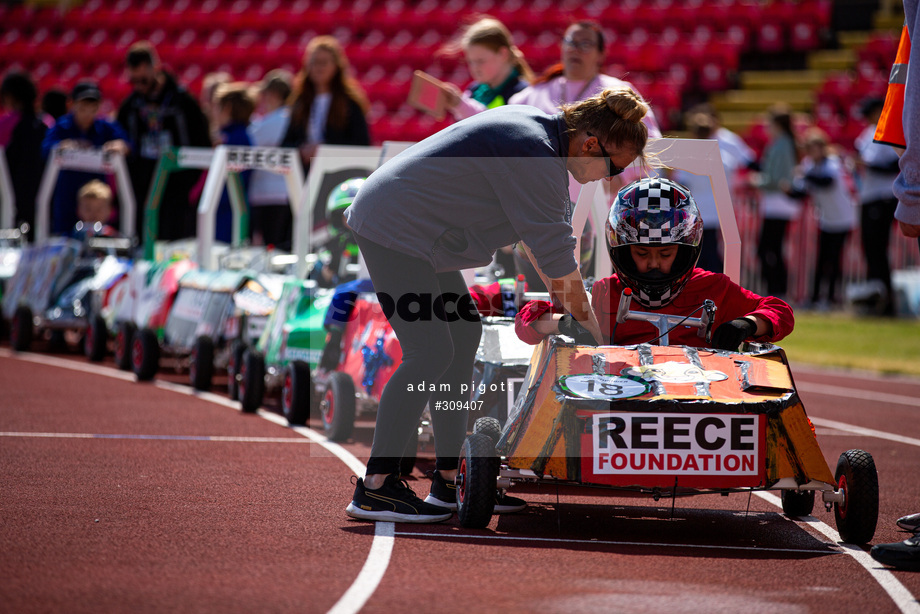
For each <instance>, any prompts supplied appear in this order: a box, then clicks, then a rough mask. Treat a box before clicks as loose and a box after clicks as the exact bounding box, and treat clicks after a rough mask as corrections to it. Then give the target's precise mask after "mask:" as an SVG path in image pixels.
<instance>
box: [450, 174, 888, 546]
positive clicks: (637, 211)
mask: <svg viewBox="0 0 920 614" xmlns="http://www.w3.org/2000/svg"><path fill="white" fill-rule="evenodd" d="M606 231H607V242H608V247H609V252H610V258H611V260H612V263H613V267H614V270H615V275H613V276H611V277H609V278H606V279H603V280H601V281H599V282H597V283H596V284H595V285H594V287H593V289H592V306H593V307H594V310H595V313H596V314H597V318H598V321H599V323H600V325H601V330H602V331H604V333H605V335H607V339H606V340H605V341H608V342H609V343H610V345H604V346H600V347H594V340H593V338H592V336H591V335H590V334H588V333H587V331H586V330H585V329H584V328H583V327H581V325H580V324H579V323H578V322H577V321H575V320H573V319H572V317H571V316H569V315H566V314H557V313H554V310H553V306H552V304H551V303H549V302H544V301H532V302H530V303H528V305H527V306H526V307H525V308H524V309H523V310H522V312H521V313H520V314H519V315H518V317H517V321H516V328H517V332H518V335H519V337H520V338H521V339H523V340H525V341H527V342H529V343H532V344H539V347H538V348H537V349H536V351H535V352H534V354H533V357H532V359H531V362H530V367H529V369H528V372H527V376H526V378H525V381H524V385H523V388H522V391H521V393H520V394H519V395H518V397H517V399H516V401H515V404H514V407H513V409H512V410H511V413H510V415H509V419H508V421H507V423H506V424H505V425H504V427H503V428H502V427H501V425H500V424H499V423H498V422H497V421H496V420H494V419H490V418H481V419H480V420H478V421H477V422H476V425H475V427H474V430H473V434H472V435H470V436H469V437H468V438H467V439H466V441H465V442H464V446H463V449H462V450H461V453H460V469H459V474H458V478H457V486H458V495H457V500H458V515H459V517H460V522H461V524H463V525H464V526H468V527H483V526H485V525H487V524H488V522H489V520H490V518H491V515H492V509H491V506H492V505H493V502H494V499H495V498H494V491H495V486H496V479H497V480H498V486H499V487H500V488H508V487H510V486H512V485H514V484H515V483H521V482H531V481H553V482H555V483H566V484H575V485H589V486H592V487H607V488H612V489H621V490H626V491H633V492H640V493H645V494H648V495H650V496H652V497H654V498H655V499H656V500H657V499H659V498H660V497H677V496H686V495H692V494H704V493H713V492H718V493H729V492H750V491H751V490H766V489H770V490H780V491H781V493H782V499H783V510H784V511H785V512H786V513H787V514H789V515H796V516H799V515H808V514H810V513H811V511H812V509H813V506H814V499H815V492H816V491H821V493H822V497H823V500H824V503H825V505H826V506H827V508H828V509H830V508H831V507H833V508H834V510H835V516H836V519H837V527H838V531H839V532H840V534H841V536H842V537H843V539H844V540H845V541H848V542H853V543H865V542H868V541H869V540H870V539H871V538H872V535H873V534H874V532H875V524H876V520H877V518H878V477H877V474H876V471H875V465H874V462H873V460H872V457H871V455H870V454H869V453H868V452H865V451H862V450H849V451H847V452H845V453H844V454H842V455H841V457H840V460H839V462H838V464H837V469H836V473H835V474H832V473H831V472H830V469H829V467H828V466H827V463H826V462H825V460H824V456H823V455H822V453H821V450H820V448H819V447H818V444H817V440H816V438H815V433H814V429H813V428H812V425H811V422H810V421H809V420H808V417H807V416H806V414H805V411H804V407H803V406H802V403H801V400H800V399H799V398H798V395H797V393H796V390H795V386H794V384H793V380H792V376H791V374H790V372H789V366H788V362H787V361H786V358H785V355H784V353H783V351H782V350H781V349H780V348H778V347H776V346H773V345H772V342H775V341H779V340H780V339H782V338H783V337H785V336H786V335H787V334H789V333H790V332H791V331H792V327H793V324H794V319H793V314H792V310H791V308H790V307H789V305H787V304H786V303H785V302H784V301H782V300H780V299H778V298H775V297H761V296H758V295H756V294H754V293H752V292H749V291H747V290H745V289H744V288H741V287H740V286H738V285H737V284H735V283H733V282H732V281H731V280H729V279H728V277H726V276H724V275H721V274H713V273H709V272H706V271H703V270H702V269H698V268H696V267H695V265H696V261H697V258H698V256H699V252H700V241H701V237H702V222H701V220H700V218H699V214H698V211H697V208H696V204H695V203H694V201H693V198H692V196H691V195H690V192H689V191H688V190H687V189H686V188H684V187H683V186H681V185H679V184H676V183H674V182H671V181H669V180H664V179H642V180H639V181H636V182H633V183H632V184H630V185H628V186H626V187H624V188H623V189H622V190H620V192H619V193H618V195H617V198H616V200H615V202H614V205H613V207H612V209H611V211H610V214H609V216H608V220H607V229H606ZM633 301H635V302H636V303H638V305H639V307H640V309H642V310H634V309H632V308H631V306H632V302H633ZM557 335H564V336H557ZM568 338H571V339H574V341H575V343H572V342H571V341H569V340H568ZM743 343H744V344H745V351H739V346H741V345H742V344H743ZM653 344H656V345H653ZM490 493H493V494H492V495H491V496H490Z"/></svg>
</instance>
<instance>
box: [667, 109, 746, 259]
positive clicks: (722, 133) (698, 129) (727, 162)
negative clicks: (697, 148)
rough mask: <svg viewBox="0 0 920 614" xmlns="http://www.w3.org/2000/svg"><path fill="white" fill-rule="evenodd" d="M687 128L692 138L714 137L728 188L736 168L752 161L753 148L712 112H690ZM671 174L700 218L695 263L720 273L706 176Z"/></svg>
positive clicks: (716, 228)
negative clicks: (699, 246) (700, 236)
mask: <svg viewBox="0 0 920 614" xmlns="http://www.w3.org/2000/svg"><path fill="white" fill-rule="evenodd" d="M687 129H688V130H689V131H690V134H691V135H692V137H693V138H695V139H715V140H716V141H718V143H719V153H720V155H721V157H722V166H723V167H724V168H725V178H726V180H727V181H728V185H729V188H731V187H732V186H733V185H734V184H735V182H736V180H737V175H738V172H739V171H741V170H742V169H744V168H749V167H750V165H751V164H752V163H753V161H754V158H755V156H754V152H753V151H752V150H751V149H750V148H749V147H748V146H747V145H746V144H745V142H744V141H743V140H742V139H741V137H739V136H738V135H737V134H735V133H734V132H732V131H731V130H728V129H726V128H722V127H720V126H719V125H718V123H717V120H716V119H715V118H714V115H713V114H712V113H706V112H703V111H698V112H696V113H693V114H692V115H690V117H689V118H688V119H687ZM673 177H674V179H675V180H676V181H677V182H678V183H680V184H682V185H684V186H686V187H688V188H689V189H690V192H691V193H692V194H693V196H694V199H695V200H696V204H697V206H698V207H699V210H700V217H701V218H702V220H703V242H702V249H701V252H700V259H699V262H698V263H697V266H698V267H699V268H701V269H704V270H706V271H711V272H713V273H721V272H722V269H723V253H722V232H721V226H720V224H719V214H718V211H716V202H715V197H714V196H713V193H712V184H711V183H710V181H709V177H707V176H704V175H694V174H693V173H689V172H687V171H681V170H677V171H674V173H673Z"/></svg>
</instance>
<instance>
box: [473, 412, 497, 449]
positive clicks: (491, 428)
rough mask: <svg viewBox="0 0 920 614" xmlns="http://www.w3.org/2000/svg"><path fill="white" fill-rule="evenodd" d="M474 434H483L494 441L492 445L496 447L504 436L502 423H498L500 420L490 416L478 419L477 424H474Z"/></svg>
mask: <svg viewBox="0 0 920 614" xmlns="http://www.w3.org/2000/svg"><path fill="white" fill-rule="evenodd" d="M473 432H474V433H482V434H483V435H485V436H486V437H488V438H489V439H491V440H492V445H495V444H497V443H498V440H499V439H500V438H501V436H502V423H501V422H499V421H498V418H492V417H490V416H483V417H482V418H476V422H474V423H473Z"/></svg>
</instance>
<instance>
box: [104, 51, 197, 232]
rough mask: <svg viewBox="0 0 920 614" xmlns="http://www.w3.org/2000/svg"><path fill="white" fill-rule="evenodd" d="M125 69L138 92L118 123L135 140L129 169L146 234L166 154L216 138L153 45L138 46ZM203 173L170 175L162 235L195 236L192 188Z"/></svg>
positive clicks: (162, 201) (128, 101) (139, 222)
mask: <svg viewBox="0 0 920 614" xmlns="http://www.w3.org/2000/svg"><path fill="white" fill-rule="evenodd" d="M125 67H126V70H127V75H128V80H129V81H130V82H131V86H132V87H133V89H134V92H133V93H132V94H131V95H130V96H128V97H127V98H126V99H125V100H124V102H122V104H121V107H120V108H119V109H118V123H119V124H121V125H122V126H124V128H125V130H126V131H127V132H128V137H129V139H130V141H131V142H132V143H133V144H134V149H133V150H132V152H131V155H130V157H129V158H128V169H129V172H130V174H131V183H132V184H133V186H134V194H135V198H136V200H137V206H138V209H139V210H138V215H137V236H138V237H143V236H144V233H143V228H144V208H145V206H146V203H147V196H148V192H149V191H150V185H151V182H152V180H153V173H154V170H155V169H156V165H157V162H158V161H159V159H160V156H161V155H163V154H164V153H166V152H167V151H168V150H169V148H170V147H188V146H191V147H210V146H211V140H210V137H209V136H208V121H207V119H206V118H205V116H204V113H202V111H201V107H199V106H198V102H197V101H196V100H195V98H194V97H193V96H192V95H191V94H189V93H188V92H187V91H186V90H185V88H184V87H182V86H181V85H179V84H178V83H177V82H176V80H175V78H174V77H173V76H172V75H170V74H169V73H167V72H165V71H164V70H163V69H162V68H161V66H160V60H159V57H158V56H157V54H156V51H155V50H154V48H153V47H152V46H151V45H150V43H147V42H139V43H135V44H134V45H132V46H131V48H130V49H128V54H127V56H126V58H125ZM200 175H201V173H200V171H177V172H174V173H172V174H171V175H170V179H169V182H168V183H167V185H166V190H165V192H164V194H163V195H162V197H161V198H160V199H159V200H160V215H159V222H160V223H159V232H158V235H157V238H159V239H167V240H171V239H180V238H184V237H190V236H194V234H195V208H196V203H194V202H189V192H190V191H191V190H192V188H193V186H194V185H195V183H196V181H197V180H198V178H199V177H200Z"/></svg>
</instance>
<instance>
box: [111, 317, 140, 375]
mask: <svg viewBox="0 0 920 614" xmlns="http://www.w3.org/2000/svg"><path fill="white" fill-rule="evenodd" d="M135 333H137V326H135V325H134V322H120V323H119V324H118V330H117V331H116V332H115V348H114V350H115V366H116V367H118V368H119V369H121V370H122V371H130V370H131V347H132V346H133V345H134V335H135Z"/></svg>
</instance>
